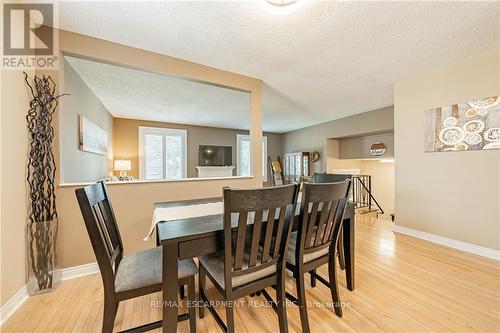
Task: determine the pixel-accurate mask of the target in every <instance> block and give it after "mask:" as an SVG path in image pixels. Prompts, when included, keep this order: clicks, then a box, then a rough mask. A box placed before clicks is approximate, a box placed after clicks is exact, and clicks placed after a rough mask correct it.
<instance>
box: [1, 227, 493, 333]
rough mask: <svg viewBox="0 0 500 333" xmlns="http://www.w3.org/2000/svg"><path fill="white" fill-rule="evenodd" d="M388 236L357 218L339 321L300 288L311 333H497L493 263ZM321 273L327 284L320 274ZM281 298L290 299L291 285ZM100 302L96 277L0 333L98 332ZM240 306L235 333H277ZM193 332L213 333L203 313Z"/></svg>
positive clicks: (122, 317) (129, 311) (135, 312)
mask: <svg viewBox="0 0 500 333" xmlns="http://www.w3.org/2000/svg"><path fill="white" fill-rule="evenodd" d="M391 230H392V223H391V222H389V221H386V220H381V219H379V220H377V219H374V218H370V217H361V218H358V220H357V222H356V256H357V258H356V260H357V261H356V274H357V276H356V289H355V291H354V292H350V291H348V290H347V289H346V286H345V275H339V281H340V288H341V290H340V293H341V299H342V301H344V302H345V303H346V305H347V307H346V308H345V309H344V316H343V317H342V318H338V317H336V316H335V315H334V314H333V311H332V309H330V308H328V307H324V306H320V305H321V303H320V302H322V301H324V302H326V305H328V302H329V301H331V297H330V292H329V290H328V289H327V288H325V287H324V286H323V285H322V284H321V283H318V284H317V287H316V288H310V287H309V288H307V299H308V301H310V302H311V303H312V304H311V305H312V307H309V322H310V326H311V331H312V332H333V331H338V332H353V331H356V332H382V331H385V332H428V331H434V332H473V331H477V332H479V331H480V332H497V333H498V332H500V263H498V262H496V261H493V260H489V259H485V258H482V257H478V256H475V255H472V254H468V253H464V252H460V251H457V250H453V249H450V248H447V247H443V246H440V245H436V244H433V243H430V242H426V241H422V240H419V239H416V238H412V237H409V236H405V235H400V234H394V233H393V232H392V231H391ZM320 273H321V274H322V275H323V276H325V277H327V276H328V275H327V270H326V266H325V267H324V268H323V269H322V270H321V271H320ZM342 273H343V272H342ZM208 285H210V283H208ZM212 291H213V290H212ZM287 291H289V292H291V293H293V294H295V287H294V283H293V280H292V279H291V278H290V279H289V281H288V284H287ZM270 293H271V295H273V297H274V292H270ZM215 295H216V294H215V293H213V292H212V293H211V296H210V298H214V297H215ZM159 299H160V295H158V294H153V295H150V296H146V297H142V298H137V299H133V300H129V301H127V302H124V303H122V304H120V307H119V309H118V315H117V318H116V321H115V330H116V331H119V330H124V329H127V328H130V327H132V326H137V325H139V324H144V323H147V322H149V321H155V320H158V319H159V318H160V310H161V308H159V307H155V306H152V303H154V302H155V301H158V300H159ZM102 300H103V295H102V287H101V280H100V276H99V275H91V276H86V277H82V278H78V279H74V280H70V281H65V282H63V283H61V285H60V286H59V287H58V288H57V289H56V290H55V291H54V292H53V293H50V294H45V295H41V296H37V297H32V298H30V299H29V300H28V301H27V302H26V303H25V304H24V305H23V306H22V307H21V308H20V309H19V310H18V311H17V313H16V314H15V315H14V316H12V317H11V318H10V319H9V320H8V321H7V322H6V323H5V324H4V325H3V326H2V328H1V331H2V332H99V331H100V328H101V321H102V318H101V316H102V306H103V302H102ZM243 301H244V304H243V306H242V307H239V308H237V310H236V313H235V322H236V331H237V332H277V330H278V320H277V316H276V315H275V314H274V312H273V310H272V309H270V308H262V307H260V308H255V306H256V305H258V304H255V303H259V302H261V301H262V302H263V301H264V298H263V297H254V298H250V297H248V298H245V299H243ZM222 310H223V308H221V311H220V313H221V316H222V317H223V318H225V312H224V311H222ZM287 311H288V312H287V313H288V326H289V329H290V331H291V332H300V331H301V329H300V319H299V312H298V310H297V308H296V307H294V306H292V307H289V308H288V310H287ZM197 328H198V332H220V330H219V328H218V326H217V325H216V324H215V321H214V320H213V318H212V317H211V316H210V315H209V314H208V313H206V315H205V318H204V319H203V320H200V319H198V320H197ZM157 331H159V330H157ZM188 331H189V330H188V326H187V322H182V323H180V324H179V332H188Z"/></svg>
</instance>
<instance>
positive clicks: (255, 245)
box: [248, 211, 263, 267]
mask: <svg viewBox="0 0 500 333" xmlns="http://www.w3.org/2000/svg"><path fill="white" fill-rule="evenodd" d="M262 218H263V212H262V211H257V212H255V218H254V221H253V231H252V244H251V245H250V258H249V260H248V267H253V266H255V264H256V263H257V255H258V254H259V245H260V244H259V242H260V234H261V228H262Z"/></svg>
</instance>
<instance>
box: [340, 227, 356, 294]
mask: <svg viewBox="0 0 500 333" xmlns="http://www.w3.org/2000/svg"><path fill="white" fill-rule="evenodd" d="M342 234H343V240H344V258H345V273H346V281H347V289H349V290H351V291H353V290H354V271H355V253H354V217H353V218H350V217H348V218H345V219H344V221H343V226H342Z"/></svg>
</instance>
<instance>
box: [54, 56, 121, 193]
mask: <svg viewBox="0 0 500 333" xmlns="http://www.w3.org/2000/svg"><path fill="white" fill-rule="evenodd" d="M63 62H64V67H63V68H62V70H63V71H64V81H61V82H64V83H63V85H64V88H63V89H61V91H62V92H64V93H67V94H69V96H64V97H63V98H62V99H61V102H60V106H59V108H60V117H59V119H60V138H61V139H60V145H61V182H63V183H76V182H93V181H96V180H99V179H102V178H104V177H106V176H108V174H109V170H110V167H111V164H112V163H111V159H110V158H109V156H113V152H112V147H113V117H112V116H111V114H110V113H109V112H108V110H107V109H106V108H105V107H104V105H103V104H102V103H101V101H100V100H99V99H98V98H97V96H96V95H94V93H93V92H92V91H91V90H90V89H89V87H88V86H87V85H86V84H85V82H83V80H82V79H81V78H80V76H79V75H78V74H77V73H76V72H75V70H74V69H73V67H71V65H70V64H69V63H67V62H66V60H63ZM79 115H82V116H84V117H86V118H87V119H89V120H90V121H92V122H93V123H94V124H96V125H98V126H100V127H101V128H103V129H104V130H105V131H107V132H108V149H110V151H108V154H107V155H100V154H96V153H91V152H88V151H83V150H81V149H80V148H79V118H78V117H79Z"/></svg>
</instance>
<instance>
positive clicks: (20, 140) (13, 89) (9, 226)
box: [0, 70, 34, 306]
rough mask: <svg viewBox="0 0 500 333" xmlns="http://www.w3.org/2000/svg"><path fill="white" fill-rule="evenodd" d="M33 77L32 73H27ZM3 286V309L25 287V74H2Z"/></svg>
mask: <svg viewBox="0 0 500 333" xmlns="http://www.w3.org/2000/svg"><path fill="white" fill-rule="evenodd" d="M27 73H28V75H29V76H30V78H31V77H32V76H33V74H34V72H33V71H27ZM1 76H2V78H1V82H2V83H1V108H2V110H1V121H0V123H1V159H2V161H1V221H0V237H1V246H0V254H1V276H0V280H1V285H0V293H1V296H0V301H1V302H0V303H1V305H2V306H3V305H4V304H5V303H6V302H7V301H8V300H9V299H11V298H12V296H14V295H15V294H16V293H17V292H18V291H19V290H20V289H21V288H22V287H23V286H24V285H25V284H26V256H25V252H26V251H25V246H26V243H25V235H26V187H25V184H26V181H25V175H26V156H27V154H28V135H27V130H26V118H25V117H26V113H27V111H28V108H29V107H28V106H29V95H28V90H27V89H26V87H25V85H24V76H23V73H22V71H10V70H8V71H4V70H2V74H1Z"/></svg>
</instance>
